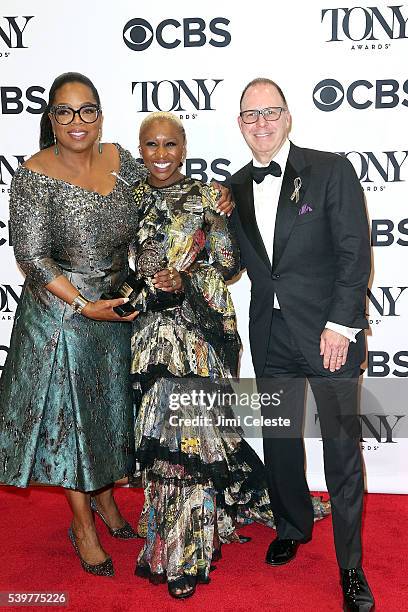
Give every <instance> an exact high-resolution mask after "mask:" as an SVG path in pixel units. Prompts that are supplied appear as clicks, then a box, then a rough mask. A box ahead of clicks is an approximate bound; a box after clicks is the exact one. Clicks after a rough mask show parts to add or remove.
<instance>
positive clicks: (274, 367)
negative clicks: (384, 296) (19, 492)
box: [230, 79, 374, 610]
mask: <svg viewBox="0 0 408 612" xmlns="http://www.w3.org/2000/svg"><path fill="white" fill-rule="evenodd" d="M238 123H239V127H240V129H241V132H242V135H243V137H244V139H245V141H246V143H247V145H248V146H249V148H250V149H251V151H252V156H253V159H252V161H251V162H250V163H249V164H247V165H246V166H244V167H243V168H241V169H240V170H239V171H238V172H237V173H236V174H234V175H233V176H232V178H231V184H230V186H231V189H232V192H233V196H234V200H235V203H236V209H235V211H234V213H233V215H232V218H231V222H232V225H233V228H234V229H235V232H236V234H237V237H238V241H239V244H240V248H241V256H242V267H243V268H246V269H247V272H248V275H249V278H250V280H251V284H252V286H251V305H250V312H249V325H250V330H249V331H250V343H251V353H252V360H253V364H254V369H255V373H256V376H257V380H258V389H259V387H261V389H262V387H263V386H265V382H266V381H269V383H270V382H271V381H272V382H276V381H279V383H278V384H279V387H277V388H279V389H281V390H284V391H285V397H286V404H285V407H286V409H287V410H289V412H290V413H291V414H292V421H293V424H294V425H293V427H294V431H293V432H292V435H288V434H283V435H286V436H287V437H285V438H283V437H282V436H276V435H274V437H272V436H270V435H268V432H266V428H264V457H265V465H266V468H267V472H268V479H269V482H268V484H269V490H270V497H271V503H272V509H273V511H274V514H275V519H276V524H277V538H276V539H275V540H274V541H273V542H272V543H271V545H270V546H269V549H268V552H267V556H266V562H267V563H269V564H271V565H282V564H284V563H287V562H289V561H290V560H292V559H293V558H294V557H295V555H296V553H297V550H298V548H299V545H300V544H302V543H305V542H307V541H308V540H309V539H310V538H311V533H312V526H313V507H312V503H311V497H310V493H309V489H308V486H307V482H306V477H305V465H304V444H303V438H302V432H301V430H302V420H303V411H304V400H305V392H306V380H309V383H310V385H311V388H312V392H313V395H314V397H315V400H316V405H317V410H318V415H319V420H320V425H321V431H322V438H323V452H324V464H325V476H326V482H327V486H328V491H329V493H330V498H331V503H332V516H333V531H334V541H335V548H336V555H337V560H338V563H339V567H340V576H341V584H342V588H343V595H344V604H345V607H346V609H347V610H371V609H372V607H373V605H374V600H373V596H372V593H371V591H370V588H369V586H368V584H367V580H366V578H365V575H364V572H363V569H362V567H361V514H362V507H363V484H364V483H363V472H362V460H361V450H360V444H359V435H358V429H359V428H358V422H357V421H358V419H357V394H358V378H359V374H360V364H361V362H362V361H363V360H364V356H365V337H364V331H363V330H364V328H367V327H368V324H367V321H366V318H365V296H366V291H367V284H368V279H369V274H370V244H369V232H368V224H367V217H366V211H365V205H364V198H363V192H362V189H361V186H360V183H359V181H358V179H357V176H356V174H355V172H354V169H353V167H352V165H351V164H350V162H349V161H348V160H347V159H345V158H343V157H340V156H339V155H336V154H333V153H326V152H321V151H316V150H312V149H303V148H300V147H297V146H295V145H294V144H292V143H291V142H290V141H289V140H288V134H289V130H290V124H291V117H290V114H289V110H288V106H287V103H286V100H285V96H284V94H283V92H282V90H281V89H280V87H279V86H278V85H277V84H276V83H274V82H273V81H270V80H269V79H255V80H254V81H251V82H250V83H249V84H248V85H247V86H246V87H245V89H244V91H243V93H242V97H241V101H240V115H239V117H238Z"/></svg>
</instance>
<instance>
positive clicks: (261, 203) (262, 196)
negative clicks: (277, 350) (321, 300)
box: [252, 140, 361, 342]
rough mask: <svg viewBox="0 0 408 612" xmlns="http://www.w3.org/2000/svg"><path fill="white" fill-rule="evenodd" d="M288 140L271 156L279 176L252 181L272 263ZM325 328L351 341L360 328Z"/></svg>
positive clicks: (334, 325)
mask: <svg viewBox="0 0 408 612" xmlns="http://www.w3.org/2000/svg"><path fill="white" fill-rule="evenodd" d="M289 149H290V142H289V140H286V141H285V142H284V144H283V145H282V147H281V148H280V149H279V151H278V152H277V154H276V155H275V157H274V158H273V159H274V161H276V163H278V164H279V165H280V167H281V169H282V174H281V176H278V177H276V176H272V175H271V174H267V175H266V176H265V178H264V180H263V181H262V183H256V182H255V181H253V182H252V187H253V193H254V207H255V217H256V223H257V225H258V228H259V231H260V233H261V236H262V240H263V243H264V245H265V249H266V252H267V253H268V257H269V261H270V262H271V265H272V256H273V239H274V234H275V222H276V212H277V210H278V202H279V195H280V192H281V188H282V181H283V175H284V173H285V167H286V162H287V160H288V156H289ZM252 161H253V164H254V166H258V167H262V166H267V165H268V164H261V163H259V162H258V161H257V160H256V159H255V158H254V159H253V160H252ZM273 307H274V308H280V306H279V302H278V297H277V295H276V293H275V295H274V302H273ZM326 328H327V329H331V330H332V331H335V332H337V333H339V334H342V335H343V336H345V337H346V338H348V339H349V340H350V341H351V342H355V341H356V335H357V334H358V332H359V331H361V330H360V329H356V328H354V327H346V326H344V325H339V324H338V323H333V322H332V321H327V323H326Z"/></svg>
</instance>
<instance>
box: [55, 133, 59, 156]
mask: <svg viewBox="0 0 408 612" xmlns="http://www.w3.org/2000/svg"><path fill="white" fill-rule="evenodd" d="M54 153H55V155H59V148H58V141H57V137H56V135H55V133H54Z"/></svg>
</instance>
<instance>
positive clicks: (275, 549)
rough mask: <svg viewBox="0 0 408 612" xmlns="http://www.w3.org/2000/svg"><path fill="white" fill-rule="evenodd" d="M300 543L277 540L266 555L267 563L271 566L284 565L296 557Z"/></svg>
mask: <svg viewBox="0 0 408 612" xmlns="http://www.w3.org/2000/svg"><path fill="white" fill-rule="evenodd" d="M299 544H300V542H298V541H297V540H280V539H279V538H276V540H274V541H273V542H272V543H271V544H270V545H269V548H268V552H267V553H266V559H265V561H266V563H269V565H284V564H285V563H289V561H292V559H294V558H295V557H296V552H297V549H298V547H299Z"/></svg>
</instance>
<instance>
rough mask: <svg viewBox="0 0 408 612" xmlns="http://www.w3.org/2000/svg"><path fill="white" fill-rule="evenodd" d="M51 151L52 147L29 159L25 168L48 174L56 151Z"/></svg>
mask: <svg viewBox="0 0 408 612" xmlns="http://www.w3.org/2000/svg"><path fill="white" fill-rule="evenodd" d="M51 149H52V147H50V148H48V149H43V150H42V151H38V152H37V153H35V154H34V155H33V156H32V157H30V158H29V159H27V160H26V161H25V162H24V164H23V166H24V167H25V168H28V169H29V170H32V171H33V172H39V173H41V174H48V171H49V168H50V166H52V156H53V155H55V153H54V151H53V150H51Z"/></svg>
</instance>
